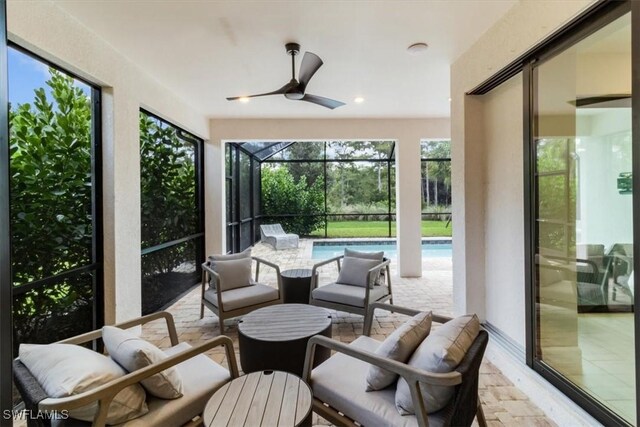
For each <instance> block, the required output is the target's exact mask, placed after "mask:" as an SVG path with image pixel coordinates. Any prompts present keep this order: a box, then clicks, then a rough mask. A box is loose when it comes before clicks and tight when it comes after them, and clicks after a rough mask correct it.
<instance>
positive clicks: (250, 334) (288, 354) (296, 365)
mask: <svg viewBox="0 0 640 427" xmlns="http://www.w3.org/2000/svg"><path fill="white" fill-rule="evenodd" d="M314 335H324V336H325V337H331V315H330V314H329V311H327V310H325V309H324V308H321V307H315V306H313V305H307V304H280V305H272V306H269V307H264V308H260V309H258V310H256V311H253V312H251V313H249V314H248V315H246V316H244V318H243V319H242V321H241V322H240V324H239V325H238V343H239V346H240V363H241V365H242V370H243V371H244V372H245V373H248V372H257V371H264V370H270V369H271V370H277V371H285V372H290V373H292V374H295V375H297V376H299V377H301V376H302V369H303V366H304V357H305V353H306V350H307V342H308V341H309V338H311V337H312V336H314ZM330 355H331V351H330V350H329V349H328V348H326V347H321V346H317V347H316V354H315V358H314V364H313V366H314V367H315V366H317V365H319V364H320V363H322V362H324V361H325V360H327V359H328V358H329V356H330Z"/></svg>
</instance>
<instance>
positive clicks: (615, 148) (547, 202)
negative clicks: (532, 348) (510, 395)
mask: <svg viewBox="0 0 640 427" xmlns="http://www.w3.org/2000/svg"><path fill="white" fill-rule="evenodd" d="M534 85H535V91H534V96H535V106H534V108H535V121H534V128H533V129H534V149H535V153H534V154H535V161H536V168H535V180H534V184H535V189H534V195H535V224H536V230H535V250H536V286H535V289H536V319H537V330H536V334H537V336H536V343H537V348H536V353H535V358H536V359H537V360H538V361H540V362H543V363H544V364H545V365H547V366H548V367H549V368H551V369H552V370H554V371H556V372H557V373H558V374H560V375H561V376H563V377H564V378H565V379H567V380H568V381H570V382H571V383H573V384H574V385H575V386H576V387H577V388H578V389H580V390H581V391H582V392H584V393H585V394H587V395H589V396H590V397H591V398H593V399H594V400H596V401H598V402H599V403H600V404H602V405H603V406H605V407H607V408H608V409H610V410H611V411H612V412H614V413H616V414H617V415H619V416H620V417H621V418H623V419H624V420H626V421H627V422H629V423H631V424H635V423H636V390H635V353H634V306H633V294H634V272H633V245H632V243H633V222H632V214H633V212H632V200H633V195H632V194H631V187H630V181H631V171H632V156H631V154H632V149H633V146H632V139H631V122H632V120H631V19H630V14H627V15H624V16H622V17H621V18H618V19H617V20H615V21H613V22H611V23H610V24H608V25H607V26H605V27H604V28H602V29H600V30H598V31H597V32H596V33H594V34H592V35H590V36H589V37H587V38H585V39H583V40H581V41H580V42H578V43H577V44H575V45H573V46H572V47H571V48H569V49H567V50H564V51H563V52H562V53H560V54H558V55H556V56H554V57H552V58H551V59H548V60H546V61H544V62H541V63H540V64H539V65H536V66H535V68H534Z"/></svg>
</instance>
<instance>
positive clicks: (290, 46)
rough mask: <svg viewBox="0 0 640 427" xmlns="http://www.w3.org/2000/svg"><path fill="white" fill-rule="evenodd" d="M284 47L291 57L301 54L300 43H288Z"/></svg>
mask: <svg viewBox="0 0 640 427" xmlns="http://www.w3.org/2000/svg"><path fill="white" fill-rule="evenodd" d="M284 47H285V49H286V50H287V53H288V54H289V55H292V56H296V55H297V54H299V53H300V45H299V44H298V43H287V44H285V45H284Z"/></svg>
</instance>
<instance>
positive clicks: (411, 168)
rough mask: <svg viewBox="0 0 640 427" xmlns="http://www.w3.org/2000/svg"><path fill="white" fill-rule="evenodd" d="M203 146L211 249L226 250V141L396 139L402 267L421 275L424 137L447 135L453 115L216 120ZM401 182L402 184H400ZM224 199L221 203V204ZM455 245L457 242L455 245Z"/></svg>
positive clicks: (404, 271) (402, 272)
mask: <svg viewBox="0 0 640 427" xmlns="http://www.w3.org/2000/svg"><path fill="white" fill-rule="evenodd" d="M210 126H211V130H210V141H209V142H208V143H207V144H206V147H205V159H206V160H205V161H206V164H207V165H208V167H207V170H206V172H205V173H206V182H207V183H208V190H207V193H206V195H205V211H206V221H207V231H206V232H207V237H206V247H207V253H222V252H223V251H224V250H225V242H226V237H225V236H226V227H225V206H224V200H225V195H224V192H225V185H224V146H223V142H224V141H247V140H298V141H299V140H314V139H315V140H327V139H390V140H396V165H397V167H396V182H397V183H399V184H398V185H397V186H396V209H397V212H398V217H397V234H398V270H399V273H400V275H401V276H403V277H420V276H421V275H422V262H421V259H420V257H417V256H415V254H418V253H421V252H420V251H421V246H420V245H421V236H420V233H416V232H415V230H420V224H421V218H422V217H421V197H420V176H421V175H420V140H421V139H424V138H448V137H449V132H450V126H449V119H445V118H443V119H335V120H331V119H315V120H314V119H227V120H225V119H212V120H211V122H210ZM400 183H402V184H401V185H400ZM221 201H222V203H221ZM454 246H455V245H454Z"/></svg>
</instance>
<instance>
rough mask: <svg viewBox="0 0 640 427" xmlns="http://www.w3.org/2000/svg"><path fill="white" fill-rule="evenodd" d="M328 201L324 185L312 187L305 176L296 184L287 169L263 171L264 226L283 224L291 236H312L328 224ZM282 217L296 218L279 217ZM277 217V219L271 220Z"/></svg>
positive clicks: (264, 169)
mask: <svg viewBox="0 0 640 427" xmlns="http://www.w3.org/2000/svg"><path fill="white" fill-rule="evenodd" d="M323 212H324V197H323V192H322V187H321V185H320V181H316V183H315V184H313V185H308V184H307V180H306V178H305V177H304V176H302V177H300V179H299V180H297V181H296V180H295V179H294V178H293V176H292V175H291V173H289V171H288V170H287V169H286V168H283V167H275V168H273V167H263V168H262V214H263V215H264V216H265V218H264V219H263V222H265V223H268V222H271V221H275V222H279V223H280V224H282V227H283V228H284V229H285V230H286V231H287V232H288V233H295V234H300V235H304V236H307V235H310V234H311V232H312V231H313V230H315V229H316V228H318V227H319V226H320V225H321V224H323V222H324V218H323V217H321V216H309V215H322V213H323ZM282 214H295V216H290V217H278V215H282ZM269 217H275V218H269Z"/></svg>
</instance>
